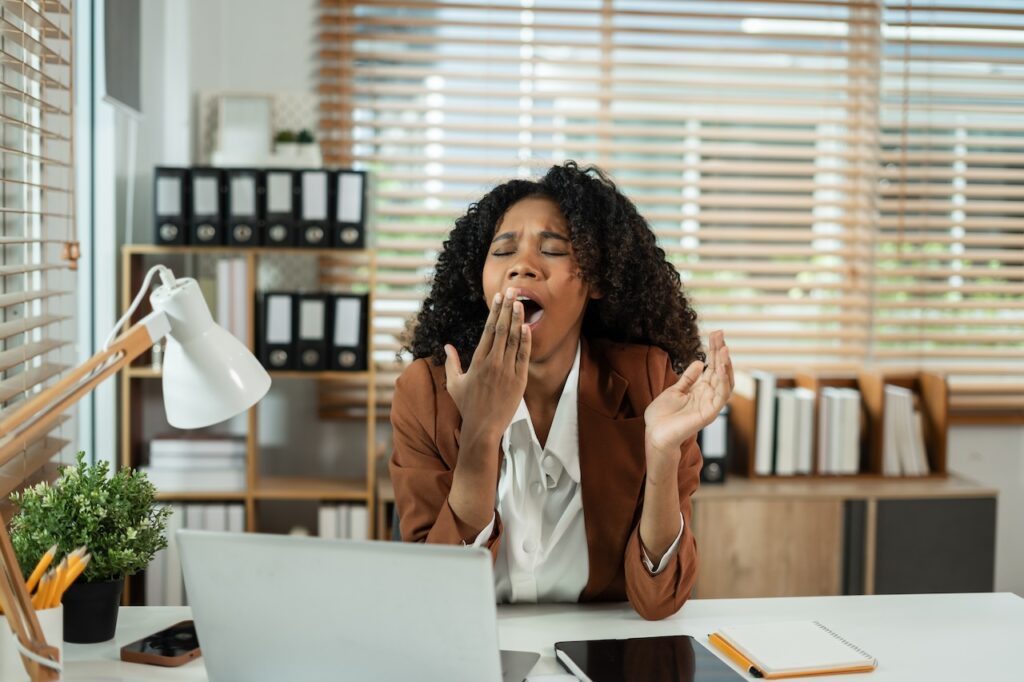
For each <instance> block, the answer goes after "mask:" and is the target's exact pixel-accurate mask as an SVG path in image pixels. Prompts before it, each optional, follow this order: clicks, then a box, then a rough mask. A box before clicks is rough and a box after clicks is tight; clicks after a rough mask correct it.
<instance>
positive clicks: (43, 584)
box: [32, 571, 53, 611]
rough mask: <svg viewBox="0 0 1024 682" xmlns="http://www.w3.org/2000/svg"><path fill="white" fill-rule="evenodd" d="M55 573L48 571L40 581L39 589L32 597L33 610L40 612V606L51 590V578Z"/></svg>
mask: <svg viewBox="0 0 1024 682" xmlns="http://www.w3.org/2000/svg"><path fill="white" fill-rule="evenodd" d="M52 573H53V571H47V572H46V573H44V574H43V578H42V580H40V581H39V589H38V590H36V593H35V595H34V596H33V597H32V608H34V609H36V610H37V611H38V610H39V607H40V605H41V604H42V601H43V596H44V593H45V592H46V591H47V589H49V586H50V577H51V574H52Z"/></svg>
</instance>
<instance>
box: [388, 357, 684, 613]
mask: <svg viewBox="0 0 1024 682" xmlns="http://www.w3.org/2000/svg"><path fill="white" fill-rule="evenodd" d="M675 381H676V375H675V373H674V372H673V371H672V365H671V362H670V361H669V358H668V354H667V353H665V351H663V350H661V349H660V348H656V347H653V346H641V345H634V344H621V343H611V342H607V341H600V340H595V341H590V342H588V341H587V340H586V339H584V340H583V345H582V351H581V357H580V380H579V422H578V426H579V452H580V485H581V486H582V496H583V520H584V526H585V527H586V533H587V553H588V555H589V558H590V575H589V578H588V580H587V584H586V586H585V587H584V589H583V592H582V593H581V594H580V601H581V602H587V601H621V600H623V599H628V600H629V602H630V603H631V604H632V605H633V607H634V608H635V609H636V611H637V613H639V614H640V615H641V616H643V617H644V618H647V619H650V620H656V619H660V618H664V617H666V616H669V615H671V614H673V613H675V612H676V611H678V610H679V609H680V608H681V607H682V605H683V602H685V601H686V599H687V598H688V597H689V596H690V591H691V590H692V588H693V583H694V580H695V578H696V575H697V546H696V543H695V541H694V538H693V533H692V532H691V531H692V525H691V520H690V512H691V504H690V496H691V495H692V494H693V492H694V490H696V489H697V483H698V480H699V474H700V468H701V455H700V449H699V448H698V447H697V443H696V437H694V438H691V439H690V440H688V441H686V442H685V443H683V446H682V459H681V461H680V465H679V503H680V504H679V506H680V511H682V513H683V518H684V519H685V521H684V529H683V536H682V538H681V539H680V542H679V551H678V552H677V553H676V556H675V558H674V559H673V560H672V561H670V562H669V564H668V565H667V566H666V568H665V570H664V571H663V572H661V573H659V574H658V575H651V573H650V571H648V570H647V567H646V566H644V564H643V559H642V558H641V553H640V552H641V550H640V539H639V534H638V528H639V525H640V512H641V509H642V508H643V501H644V474H645V471H646V457H645V454H644V417H643V415H644V409H645V408H646V407H647V405H648V404H649V403H650V402H651V401H652V400H653V399H654V397H655V396H657V395H658V394H660V393H661V391H662V390H663V389H664V388H665V387H667V386H670V385H671V384H673V383H674V382H675ZM391 423H392V426H393V427H394V451H393V454H392V456H391V463H390V469H391V480H392V481H393V483H394V487H395V502H396V504H397V505H398V513H399V518H400V525H401V531H402V539H403V540H405V541H407V542H432V543H440V544H449V545H458V544H461V543H462V542H463V540H468V539H469V538H464V537H463V534H462V533H460V532H459V527H460V525H463V524H462V522H461V521H460V520H457V519H456V517H455V515H454V513H453V512H452V510H451V507H450V506H449V505H448V492H449V491H450V490H451V485H452V475H453V471H454V469H455V463H456V461H457V460H458V457H459V431H460V426H461V424H462V418H461V416H460V415H459V411H458V408H456V406H455V403H454V402H453V401H452V399H451V396H450V395H448V391H447V390H446V389H445V372H444V367H437V366H434V364H433V363H432V362H430V361H429V360H427V359H420V360H416V361H415V362H413V363H412V364H411V365H410V366H409V367H407V368H406V370H405V371H404V372H402V375H401V376H400V377H399V378H398V381H397V382H396V384H395V397H394V400H393V402H392V407H391ZM500 455H501V453H500V452H499V453H498V456H500ZM463 531H465V527H464V525H463ZM501 536H502V526H501V519H500V517H499V518H498V519H497V520H496V523H495V530H494V532H493V534H492V535H491V538H490V540H489V541H488V543H487V546H488V547H489V548H490V550H491V552H492V554H493V555H494V556H497V551H498V544H499V543H500V542H501Z"/></svg>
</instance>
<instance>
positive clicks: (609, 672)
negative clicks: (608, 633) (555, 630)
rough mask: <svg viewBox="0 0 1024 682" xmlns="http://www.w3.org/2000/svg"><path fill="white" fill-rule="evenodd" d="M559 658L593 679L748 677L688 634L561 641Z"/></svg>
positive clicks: (651, 681) (665, 681)
mask: <svg viewBox="0 0 1024 682" xmlns="http://www.w3.org/2000/svg"><path fill="white" fill-rule="evenodd" d="M555 658H557V659H558V662H559V663H561V664H562V667H563V668H565V669H566V670H567V671H569V673H571V674H573V675H575V676H576V677H577V678H578V679H580V680H590V681H591V682H719V681H721V682H735V681H736V680H742V679H745V678H744V677H743V676H742V675H740V674H738V673H737V672H736V671H734V670H733V669H732V668H730V667H729V666H728V665H727V664H726V663H724V662H723V661H722V660H721V659H719V658H718V657H717V656H715V654H713V653H711V651H709V650H708V649H707V648H705V647H704V646H703V645H702V644H701V643H700V642H697V641H696V640H694V639H693V638H692V637H689V636H687V635H673V636H670V637H638V638H635V639H594V640H589V641H584V642H557V643H556V644H555Z"/></svg>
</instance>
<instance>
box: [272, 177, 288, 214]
mask: <svg viewBox="0 0 1024 682" xmlns="http://www.w3.org/2000/svg"><path fill="white" fill-rule="evenodd" d="M267 212H268V213H291V212H292V176H291V174H290V173H267Z"/></svg>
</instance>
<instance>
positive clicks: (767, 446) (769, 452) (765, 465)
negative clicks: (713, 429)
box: [750, 370, 775, 476]
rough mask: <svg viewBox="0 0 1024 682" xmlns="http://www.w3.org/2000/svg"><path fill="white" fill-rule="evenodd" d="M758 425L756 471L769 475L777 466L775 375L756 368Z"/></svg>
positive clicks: (756, 429)
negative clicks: (775, 451)
mask: <svg viewBox="0 0 1024 682" xmlns="http://www.w3.org/2000/svg"><path fill="white" fill-rule="evenodd" d="M750 374H751V376H753V377H754V380H755V381H756V382H757V391H756V393H757V404H756V405H755V407H756V409H757V425H756V427H755V430H754V442H755V444H754V472H755V473H757V474H759V475H761V476H769V475H771V473H772V471H773V470H774V468H775V453H774V450H775V375H774V374H772V373H770V372H762V371H760V370H755V371H753V372H751V373H750Z"/></svg>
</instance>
